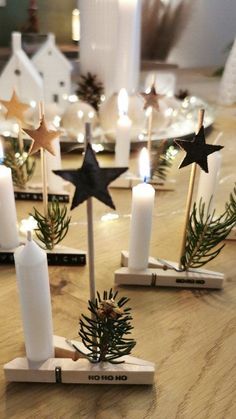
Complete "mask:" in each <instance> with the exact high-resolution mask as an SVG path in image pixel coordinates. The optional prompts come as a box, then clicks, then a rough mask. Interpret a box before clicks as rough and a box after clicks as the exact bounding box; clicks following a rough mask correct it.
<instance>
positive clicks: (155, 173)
mask: <svg viewBox="0 0 236 419" xmlns="http://www.w3.org/2000/svg"><path fill="white" fill-rule="evenodd" d="M176 154H177V152H176V149H175V147H174V146H173V145H168V142H167V141H166V140H163V141H162V142H161V143H160V144H159V145H158V147H156V148H155V153H152V161H151V179H152V180H153V181H155V178H158V179H161V180H163V181H164V180H166V177H167V174H168V170H169V169H170V168H171V166H172V164H173V161H174V159H175V156H176Z"/></svg>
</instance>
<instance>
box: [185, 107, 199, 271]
mask: <svg viewBox="0 0 236 419" xmlns="http://www.w3.org/2000/svg"><path fill="white" fill-rule="evenodd" d="M204 113H205V110H204V109H200V110H199V114H198V129H197V133H198V132H199V131H200V129H201V126H202V125H203V120H204ZM196 172H197V164H196V163H193V164H192V169H191V174H190V180H189V187H188V195H187V202H186V209H185V220H184V231H183V237H182V244H181V252H180V261H179V267H180V268H181V267H182V262H181V259H182V256H183V255H184V253H185V247H186V240H187V227H188V222H189V215H190V210H191V205H192V199H193V190H194V182H195V177H196Z"/></svg>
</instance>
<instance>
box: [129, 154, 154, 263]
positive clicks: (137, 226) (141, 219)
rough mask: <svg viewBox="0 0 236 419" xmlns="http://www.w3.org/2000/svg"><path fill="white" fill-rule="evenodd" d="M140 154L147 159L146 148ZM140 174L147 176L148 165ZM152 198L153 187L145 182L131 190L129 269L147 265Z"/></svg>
mask: <svg viewBox="0 0 236 419" xmlns="http://www.w3.org/2000/svg"><path fill="white" fill-rule="evenodd" d="M144 150H145V151H144ZM144 153H145V154H144ZM142 154H143V155H144V156H145V160H146V161H147V160H148V152H147V149H143V151H142ZM141 158H143V159H144V157H142V155H141V156H140V160H141ZM140 175H141V176H142V177H143V178H147V177H149V176H150V166H147V172H146V171H145V172H142V171H141V173H140ZM154 199H155V189H154V188H153V187H152V186H151V185H149V184H147V183H145V182H144V183H141V184H139V185H137V186H135V187H134V188H133V190H132V212H131V229H130V245H129V268H130V269H135V270H143V269H146V268H147V267H148V258H149V247H150V238H151V229H152V214H153V208H154Z"/></svg>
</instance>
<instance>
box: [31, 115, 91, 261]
mask: <svg viewBox="0 0 236 419" xmlns="http://www.w3.org/2000/svg"><path fill="white" fill-rule="evenodd" d="M25 132H26V134H27V135H29V137H30V138H31V139H33V143H32V145H31V148H30V151H29V153H30V154H32V153H36V152H37V151H39V150H40V156H41V173H42V184H43V214H41V213H40V211H39V210H37V209H36V208H34V212H33V213H31V214H30V215H31V216H33V217H34V218H35V220H36V221H37V229H36V235H37V238H38V239H39V240H40V242H42V243H43V244H44V246H45V248H46V250H47V255H48V262H49V264H50V265H52V264H53V265H84V264H85V263H86V254H85V252H83V251H77V250H76V249H71V248H68V247H65V246H59V245H58V244H59V243H60V242H61V241H62V240H63V239H64V238H65V236H66V234H67V232H68V229H69V223H70V217H68V216H67V207H66V204H61V207H60V205H59V200H58V199H56V198H55V199H54V200H53V201H52V202H51V203H50V204H49V203H48V187H47V168H46V164H47V162H46V156H45V153H46V151H48V152H49V153H50V154H54V153H55V151H54V144H53V143H54V140H55V139H56V138H57V137H58V136H59V135H60V131H55V130H49V129H48V127H47V124H46V121H45V117H44V114H43V111H42V109H41V120H40V124H39V127H38V128H37V129H35V130H29V129H25Z"/></svg>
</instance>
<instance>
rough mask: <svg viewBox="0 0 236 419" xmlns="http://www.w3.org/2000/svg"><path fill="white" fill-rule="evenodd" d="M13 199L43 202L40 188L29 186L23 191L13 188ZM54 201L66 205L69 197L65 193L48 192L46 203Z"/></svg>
mask: <svg viewBox="0 0 236 419" xmlns="http://www.w3.org/2000/svg"><path fill="white" fill-rule="evenodd" d="M14 194H15V199H16V200H19V201H35V202H36V201H43V193H42V186H41V187H38V186H37V185H35V187H34V186H33V185H32V186H29V187H27V188H25V189H19V188H16V187H15V188H14ZM54 199H56V200H58V201H59V202H61V203H68V202H69V201H70V195H69V194H68V192H66V191H64V190H63V191H61V192H54V191H50V190H49V191H48V201H49V202H52V201H53V200H54Z"/></svg>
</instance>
